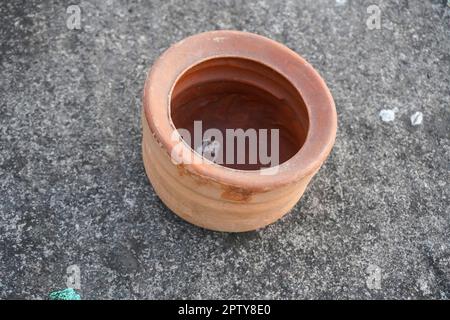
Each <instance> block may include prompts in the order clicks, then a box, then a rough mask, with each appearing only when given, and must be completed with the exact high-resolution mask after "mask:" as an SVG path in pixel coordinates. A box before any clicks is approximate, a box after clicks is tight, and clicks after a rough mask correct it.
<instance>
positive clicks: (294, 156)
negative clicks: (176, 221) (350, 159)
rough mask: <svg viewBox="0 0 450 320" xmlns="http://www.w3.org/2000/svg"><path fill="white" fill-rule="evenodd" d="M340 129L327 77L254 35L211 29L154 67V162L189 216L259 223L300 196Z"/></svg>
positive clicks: (224, 227) (148, 91)
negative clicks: (325, 80)
mask: <svg viewBox="0 0 450 320" xmlns="http://www.w3.org/2000/svg"><path fill="white" fill-rule="evenodd" d="M336 126H337V118H336V110H335V106H334V102H333V98H332V96H331V94H330V92H329V90H328V88H327V86H326V84H325V82H324V81H323V80H322V78H321V77H320V76H319V74H318V73H317V72H316V71H315V70H314V69H313V68H312V66H311V65H309V64H308V63H307V62H306V61H305V60H304V59H303V58H301V57H300V56H299V55H297V54H296V53H295V52H293V51H292V50H290V49H289V48H287V47H285V46H283V45H282V44H279V43H277V42H275V41H272V40H270V39H267V38H265V37H262V36H258V35H255V34H251V33H246V32H239V31H212V32H206V33H201V34H198V35H194V36H191V37H189V38H186V39H184V40H182V41H180V42H178V43H177V44H175V45H173V46H172V47H170V48H169V49H168V50H167V51H166V52H164V54H163V55H162V56H161V57H160V58H159V59H158V60H157V61H156V62H155V64H154V65H153V67H152V69H151V71H150V73H149V74H148V77H147V80H146V83H145V88H144V96H143V114H142V127H143V139H142V153H143V160H144V166H145V170H146V173H147V176H148V177H149V179H150V182H151V184H152V185H153V187H154V190H155V192H156V193H157V194H158V196H159V197H160V198H161V200H162V201H163V202H164V203H165V204H166V205H167V206H168V207H169V208H170V209H171V210H172V211H173V212H175V213H176V214H177V215H178V216H180V217H181V218H183V219H185V220H187V221H189V222H191V223H193V224H195V225H197V226H200V227H203V228H207V229H212V230H218V231H229V232H241V231H249V230H255V229H258V228H262V227H264V226H266V225H268V224H270V223H273V222H275V221H276V220H278V219H279V218H281V217H282V216H283V215H285V214H286V213H287V212H288V211H289V210H290V209H291V208H292V207H293V206H294V205H295V204H296V203H297V201H298V200H299V199H300V197H301V196H302V194H303V192H304V191H305V188H306V186H307V185H308V183H309V181H310V180H311V178H312V177H313V176H314V174H315V173H316V172H317V171H318V170H319V168H320V166H321V165H322V163H323V162H324V161H325V159H326V158H327V156H328V154H329V153H330V151H331V148H332V146H333V144H334V139H335V136H336Z"/></svg>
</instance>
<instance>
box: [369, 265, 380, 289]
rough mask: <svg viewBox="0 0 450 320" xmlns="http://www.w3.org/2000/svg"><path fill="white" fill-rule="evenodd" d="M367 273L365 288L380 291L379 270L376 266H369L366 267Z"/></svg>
mask: <svg viewBox="0 0 450 320" xmlns="http://www.w3.org/2000/svg"><path fill="white" fill-rule="evenodd" d="M367 273H368V274H369V275H368V277H367V279H366V284H367V288H369V289H370V290H380V289H381V268H380V267H378V266H377V265H374V264H371V265H369V266H368V267H367Z"/></svg>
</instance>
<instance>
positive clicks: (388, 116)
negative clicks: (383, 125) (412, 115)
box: [379, 109, 397, 122]
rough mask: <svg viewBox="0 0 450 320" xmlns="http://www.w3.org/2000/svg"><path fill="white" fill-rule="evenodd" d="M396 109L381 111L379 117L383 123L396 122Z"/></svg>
mask: <svg viewBox="0 0 450 320" xmlns="http://www.w3.org/2000/svg"><path fill="white" fill-rule="evenodd" d="M396 111H397V110H396V109H383V110H381V111H380V113H379V115H380V118H381V120H382V121H384V122H391V121H394V120H395V112H396Z"/></svg>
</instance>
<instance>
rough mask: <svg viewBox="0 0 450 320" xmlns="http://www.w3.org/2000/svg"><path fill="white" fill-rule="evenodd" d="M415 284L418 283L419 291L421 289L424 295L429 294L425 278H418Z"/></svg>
mask: <svg viewBox="0 0 450 320" xmlns="http://www.w3.org/2000/svg"><path fill="white" fill-rule="evenodd" d="M417 284H418V285H419V288H420V291H422V293H423V294H424V295H429V294H431V291H430V288H429V287H428V283H427V281H426V280H425V279H423V278H420V279H419V280H417Z"/></svg>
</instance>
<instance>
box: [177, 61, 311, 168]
mask: <svg viewBox="0 0 450 320" xmlns="http://www.w3.org/2000/svg"><path fill="white" fill-rule="evenodd" d="M170 115H171V118H172V122H173V124H174V125H175V127H176V128H177V129H178V131H179V132H180V134H181V135H182V137H183V139H184V140H185V142H186V143H187V144H188V145H190V147H191V148H192V149H193V150H194V151H196V152H197V153H199V154H200V155H202V156H203V157H205V158H207V159H209V160H211V161H213V162H216V163H218V164H220V165H223V166H225V167H229V168H233V169H239V170H258V169H260V168H264V167H271V166H275V165H277V164H281V163H283V162H285V161H287V160H289V159H290V158H291V157H293V156H294V155H295V154H296V153H297V152H298V151H299V150H300V148H301V147H302V146H303V144H304V142H305V139H306V135H307V132H308V126H309V119H308V113H307V110H306V107H305V104H304V102H303V99H302V97H301V96H300V93H299V92H298V90H296V89H295V87H294V86H293V85H292V84H291V83H290V82H289V81H288V80H287V79H286V78H284V77H283V76H282V75H281V74H279V73H278V72H276V71H275V70H273V69H271V68H270V67H268V66H266V65H263V64H261V63H258V62H255V61H251V60H247V59H242V58H234V57H233V58H214V59H211V60H207V61H204V62H202V63H200V64H197V65H195V66H193V67H192V68H190V69H188V70H187V71H186V72H185V73H184V74H183V75H182V76H181V77H180V78H179V79H178V81H177V82H176V83H175V84H174V87H173V90H172V96H171V105H170ZM197 121H201V128H200V126H199V122H197ZM181 129H184V130H181ZM209 129H213V130H209ZM227 129H228V130H227ZM236 129H242V131H236ZM249 129H250V130H249ZM264 129H266V133H267V135H265V134H264V132H265V131H264ZM274 130H278V131H277V132H278V134H277V133H276V131H274ZM220 134H221V135H222V136H221V137H220ZM242 134H243V135H242ZM266 138H267V139H266ZM239 139H241V140H239ZM263 140H265V141H266V142H265V143H264V141H263ZM232 141H234V143H232ZM242 141H244V142H242ZM264 145H266V146H267V148H266V149H265V148H264ZM255 153H256V159H255V156H254V154H255ZM264 155H266V156H264ZM268 159H270V161H268Z"/></svg>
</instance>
